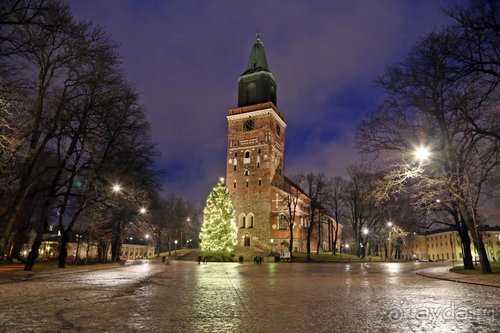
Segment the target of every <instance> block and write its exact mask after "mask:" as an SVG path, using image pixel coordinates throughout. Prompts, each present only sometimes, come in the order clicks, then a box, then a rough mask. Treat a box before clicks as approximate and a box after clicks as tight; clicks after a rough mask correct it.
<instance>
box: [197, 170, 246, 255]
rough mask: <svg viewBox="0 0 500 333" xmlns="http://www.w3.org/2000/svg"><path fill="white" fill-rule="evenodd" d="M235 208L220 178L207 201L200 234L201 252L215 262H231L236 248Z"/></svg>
mask: <svg viewBox="0 0 500 333" xmlns="http://www.w3.org/2000/svg"><path fill="white" fill-rule="evenodd" d="M236 237H237V227H236V219H235V208H234V204H233V201H232V199H231V197H230V195H229V191H228V190H227V187H226V184H225V183H224V179H223V178H221V179H220V180H219V182H218V183H217V185H216V186H215V188H214V189H213V190H212V192H211V193H210V195H209V196H208V199H207V205H206V206H205V209H204V210H203V226H202V227H201V232H200V241H201V251H202V252H203V254H204V255H208V256H211V257H213V258H214V259H217V260H232V257H233V255H234V248H235V246H236Z"/></svg>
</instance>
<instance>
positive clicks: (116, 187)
mask: <svg viewBox="0 0 500 333" xmlns="http://www.w3.org/2000/svg"><path fill="white" fill-rule="evenodd" d="M111 191H112V192H113V193H120V192H121V191H122V186H121V185H120V184H114V185H113V187H112V188H111Z"/></svg>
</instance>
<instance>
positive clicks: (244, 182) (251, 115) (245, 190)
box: [226, 34, 340, 252]
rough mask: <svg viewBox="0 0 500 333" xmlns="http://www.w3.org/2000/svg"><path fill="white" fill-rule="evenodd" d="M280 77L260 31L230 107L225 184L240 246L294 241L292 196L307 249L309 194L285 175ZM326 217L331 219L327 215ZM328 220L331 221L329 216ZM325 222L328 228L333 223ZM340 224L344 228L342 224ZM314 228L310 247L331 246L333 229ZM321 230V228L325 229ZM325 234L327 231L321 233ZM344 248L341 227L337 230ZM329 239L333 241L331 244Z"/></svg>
mask: <svg viewBox="0 0 500 333" xmlns="http://www.w3.org/2000/svg"><path fill="white" fill-rule="evenodd" d="M277 105H278V103H277V84H276V79H275V78H274V76H273V74H272V73H271V71H270V70H269V65H268V63H267V60H266V55H265V52H264V44H263V43H262V40H261V38H260V34H257V37H256V40H255V43H254V44H253V47H252V50H251V52H250V58H249V60H248V65H247V68H246V70H245V71H244V72H243V73H242V74H241V75H240V77H239V79H238V107H236V108H232V109H230V110H229V111H228V115H227V121H228V138H227V144H228V146H227V171H226V185H227V187H228V189H229V193H230V194H231V196H232V198H233V201H234V204H235V207H236V219H237V226H238V244H237V246H253V247H257V248H261V249H266V250H271V251H272V249H273V247H274V249H275V250H278V249H279V246H280V245H286V244H288V242H289V240H290V229H289V225H288V221H290V213H289V212H290V209H288V206H287V203H288V202H290V198H291V197H293V199H295V201H294V202H296V205H295V208H294V215H295V218H294V219H293V220H294V222H295V223H294V224H295V226H294V228H293V234H294V243H293V248H294V251H300V252H302V251H305V249H306V245H305V244H306V233H307V231H306V228H307V226H308V225H309V223H310V221H309V205H308V203H309V197H308V196H307V195H306V193H305V192H303V191H302V190H301V189H300V188H299V187H298V186H297V185H295V184H294V183H293V182H292V181H290V180H289V179H288V178H287V177H285V170H284V169H285V166H284V154H285V134H286V127H287V125H286V122H285V118H284V116H283V114H282V113H281V112H280V110H279V109H278V106H277ZM323 219H330V222H331V218H330V217H328V216H324V217H323ZM326 222H328V221H326ZM326 222H325V223H321V225H322V228H328V225H330V227H331V225H332V223H326ZM339 229H340V228H339ZM318 231H319V232H315V233H314V235H313V238H312V241H311V251H313V250H314V251H316V249H317V247H318V246H319V248H320V249H321V250H323V251H331V249H330V246H331V241H330V242H329V241H328V238H327V237H328V235H330V238H331V230H330V233H328V231H327V230H319V229H318ZM321 231H323V232H321ZM322 235H323V236H322ZM337 235H338V243H337V246H338V247H340V230H339V231H338V233H337ZM329 244H330V245H329Z"/></svg>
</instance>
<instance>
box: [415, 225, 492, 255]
mask: <svg viewBox="0 0 500 333" xmlns="http://www.w3.org/2000/svg"><path fill="white" fill-rule="evenodd" d="M479 230H480V231H481V234H482V237H483V241H484V245H485V247H486V252H487V254H488V259H489V260H491V261H500V227H499V226H481V227H480V228H479ZM471 251H472V258H473V260H479V256H478V254H477V252H476V248H475V247H474V245H473V244H471ZM408 252H409V257H410V258H414V259H419V260H432V261H436V260H439V261H449V260H462V259H463V245H462V243H461V241H460V236H459V235H458V232H457V231H455V230H454V229H452V228H445V229H438V230H432V231H428V232H426V233H425V234H423V235H417V236H416V237H415V238H414V239H413V240H412V241H410V242H409V244H408Z"/></svg>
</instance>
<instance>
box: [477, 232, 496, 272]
mask: <svg viewBox="0 0 500 333" xmlns="http://www.w3.org/2000/svg"><path fill="white" fill-rule="evenodd" d="M474 246H475V247H476V250H477V252H478V254H479V263H480V264H481V273H482V274H491V273H492V270H491V265H490V261H489V260H488V254H487V252H486V248H485V247H484V242H483V237H481V235H479V246H478V244H477V243H476V242H474Z"/></svg>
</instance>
